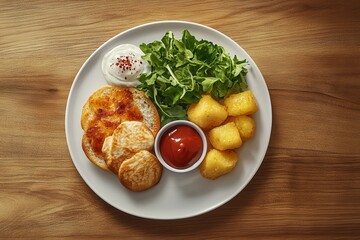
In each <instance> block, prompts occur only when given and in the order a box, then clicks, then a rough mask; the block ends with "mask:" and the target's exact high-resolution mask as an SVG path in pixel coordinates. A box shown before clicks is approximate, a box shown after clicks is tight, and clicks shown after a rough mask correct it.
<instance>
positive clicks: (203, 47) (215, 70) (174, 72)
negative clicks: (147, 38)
mask: <svg viewBox="0 0 360 240" xmlns="http://www.w3.org/2000/svg"><path fill="white" fill-rule="evenodd" d="M140 49H141V50H142V51H143V52H144V54H145V55H144V56H143V57H142V58H143V59H144V60H145V61H147V62H148V63H149V64H150V66H151V72H149V73H144V74H140V76H139V77H138V80H139V81H140V83H141V84H140V85H139V86H138V87H137V88H138V89H140V90H143V91H144V92H145V94H146V96H148V97H149V98H150V99H151V100H152V101H153V102H154V103H155V105H156V107H157V108H158V110H159V114H160V116H161V124H162V125H164V124H165V123H167V122H169V121H172V120H175V119H186V111H187V109H188V107H189V106H190V105H191V104H192V103H195V102H197V101H199V99H200V97H201V95H202V94H210V95H211V96H212V97H214V98H215V99H223V98H224V97H226V96H228V95H230V94H232V93H237V92H241V91H244V90H246V89H247V83H246V79H245V76H246V74H247V69H246V67H247V65H248V63H247V61H246V59H242V60H239V59H238V58H237V56H234V57H233V58H231V56H230V55H229V54H228V53H227V52H226V50H225V49H224V48H223V47H222V46H219V45H216V44H214V43H212V42H210V41H207V40H203V39H202V40H197V39H196V38H195V37H194V36H193V35H191V33H190V32H189V31H188V30H184V31H183V33H182V38H181V39H175V37H174V34H173V33H172V32H171V31H168V32H166V33H165V35H164V36H163V37H162V39H161V41H154V42H151V43H148V44H145V43H142V44H141V45H140Z"/></svg>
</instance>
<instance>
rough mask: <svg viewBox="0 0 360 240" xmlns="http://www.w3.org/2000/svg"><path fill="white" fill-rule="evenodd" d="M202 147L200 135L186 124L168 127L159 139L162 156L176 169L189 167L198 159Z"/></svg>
mask: <svg viewBox="0 0 360 240" xmlns="http://www.w3.org/2000/svg"><path fill="white" fill-rule="evenodd" d="M203 147H204V146H203V142H202V139H201V137H200V135H199V134H198V133H197V131H196V130H195V129H193V128H192V127H190V126H187V125H179V126H174V127H172V128H170V129H169V130H167V131H166V132H165V133H164V135H163V136H162V139H161V141H160V153H161V156H162V158H163V159H164V160H165V162H166V163H168V164H169V165H170V166H172V167H174V168H178V169H184V168H187V167H190V166H191V165H193V164H194V163H195V162H196V161H197V160H199V158H200V157H201V154H202V151H203Z"/></svg>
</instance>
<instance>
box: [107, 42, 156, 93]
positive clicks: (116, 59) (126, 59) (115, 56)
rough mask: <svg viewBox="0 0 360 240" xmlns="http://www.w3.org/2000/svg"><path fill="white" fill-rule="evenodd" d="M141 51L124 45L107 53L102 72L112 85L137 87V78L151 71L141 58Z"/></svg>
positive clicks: (130, 45) (133, 46) (132, 46)
mask: <svg viewBox="0 0 360 240" xmlns="http://www.w3.org/2000/svg"><path fill="white" fill-rule="evenodd" d="M143 55H144V53H143V52H142V51H141V49H140V48H139V47H137V46H135V45H132V44H122V45H119V46H117V47H115V48H113V49H112V50H111V51H110V52H108V53H106V55H105V56H104V58H103V61H102V72H103V74H104V77H105V79H106V81H107V82H108V83H109V84H110V85H117V86H127V87H136V86H137V85H139V84H140V82H139V81H138V80H137V77H138V76H139V74H141V73H147V72H149V71H150V66H149V64H148V63H147V62H146V61H144V60H143V59H142V58H141V56H143Z"/></svg>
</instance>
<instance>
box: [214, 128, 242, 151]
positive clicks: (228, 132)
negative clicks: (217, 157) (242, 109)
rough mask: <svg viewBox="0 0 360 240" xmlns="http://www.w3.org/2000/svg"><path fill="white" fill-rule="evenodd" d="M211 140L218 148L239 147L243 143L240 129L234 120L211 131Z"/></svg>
mask: <svg viewBox="0 0 360 240" xmlns="http://www.w3.org/2000/svg"><path fill="white" fill-rule="evenodd" d="M208 136H209V141H210V143H211V145H212V146H213V147H214V148H216V149H218V150H227V149H234V148H238V147H240V146H241V144H242V140H241V137H240V133H239V130H238V129H237V127H236V125H235V123H234V122H229V123H226V124H224V125H221V126H219V127H216V128H213V129H211V130H210V131H209V134H208Z"/></svg>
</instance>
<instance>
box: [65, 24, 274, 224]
mask: <svg viewBox="0 0 360 240" xmlns="http://www.w3.org/2000/svg"><path fill="white" fill-rule="evenodd" d="M184 29H188V30H189V31H190V33H191V34H192V35H194V36H195V37H196V38H197V39H206V40H209V41H212V42H213V43H216V44H218V45H221V46H223V47H224V48H225V49H226V50H227V51H228V52H229V53H230V54H231V55H235V54H236V55H237V56H238V58H239V59H242V58H246V59H247V60H248V61H249V64H250V65H251V68H250V70H249V72H248V74H247V77H246V78H247V83H248V85H249V89H251V90H252V91H253V92H254V94H255V97H256V99H257V102H258V105H259V111H258V112H257V113H256V114H254V118H255V121H256V126H257V129H256V134H255V136H254V137H253V138H252V139H251V140H249V141H248V142H245V143H244V144H243V146H242V147H241V148H240V149H239V156H240V159H239V161H238V164H237V166H236V168H235V169H234V170H233V171H232V172H231V173H229V174H227V175H225V176H223V177H221V178H219V179H217V180H214V181H212V180H207V179H205V178H203V177H202V176H201V174H200V173H199V171H197V170H194V171H192V172H189V173H186V174H177V173H172V172H169V171H168V170H167V169H164V171H163V176H162V178H161V180H160V183H159V184H158V185H156V186H155V187H153V188H151V189H150V190H147V191H144V192H139V193H135V192H131V191H128V190H126V189H125V188H124V187H123V186H122V185H121V184H120V182H119V181H118V179H117V177H116V176H115V175H114V174H111V173H109V172H106V171H104V170H102V169H100V168H98V167H96V166H95V165H93V164H92V163H91V162H90V161H89V160H88V159H87V158H86V156H85V154H84V152H83V150H82V148H81V139H82V135H83V130H82V129H81V126H80V117H81V110H82V107H83V105H84V104H85V102H86V100H87V99H88V97H89V96H90V95H91V94H92V93H93V92H94V91H95V90H97V89H98V88H100V87H102V86H104V85H106V81H105V80H104V77H103V75H102V72H101V61H102V58H103V56H104V55H105V53H107V52H108V51H109V50H111V49H112V48H113V47H115V46H117V45H119V44H124V43H131V44H134V45H140V44H141V43H149V42H152V41H154V40H160V39H161V38H162V37H163V36H164V34H165V33H166V32H167V31H172V32H174V34H175V37H176V38H181V33H182V31H183V30H184ZM271 124H272V110H271V102H270V95H269V92H268V89H267V86H266V83H265V80H264V78H263V76H262V74H261V72H260V70H259V69H258V67H257V66H256V64H255V62H254V61H253V60H252V59H251V58H250V56H249V55H248V54H247V53H246V52H245V51H244V50H243V49H242V48H241V47H240V46H239V45H238V44H237V43H235V42H234V41H233V40H231V39H230V38H229V37H227V36H225V35H224V34H222V33H220V32H219V31H217V30H214V29H212V28H209V27H206V26H203V25H200V24H196V23H191V22H182V21H161V22H153V23H149V24H145V25H141V26H138V27H135V28H132V29H130V30H127V31H125V32H122V33H120V34H119V35H117V36H115V37H113V38H111V39H110V40H108V41H107V42H105V43H104V44H103V45H102V46H100V47H99V48H98V49H97V50H96V51H95V52H94V53H93V54H92V55H91V56H90V57H89V58H88V59H87V61H86V62H85V63H84V65H83V66H82V67H81V69H80V71H79V72H78V74H77V75H76V77H75V80H74V82H73V84H72V87H71V90H70V93H69V97H68V102H67V106H66V115H65V131H66V140H67V145H68V148H69V152H70V155H71V158H72V160H73V162H74V165H75V167H76V169H77V170H78V172H79V173H80V175H81V177H82V178H83V179H84V181H85V182H86V183H87V184H88V186H89V187H90V188H91V189H92V190H93V191H94V192H95V193H96V194H97V195H98V196H99V197H100V198H102V199H103V200H104V201H106V202H107V203H109V204H110V205H112V206H114V207H115V208H117V209H119V210H121V211H123V212H126V213H128V214H131V215H135V216H139V217H143V218H150V219H180V218H187V217H191V216H196V215H199V214H202V213H205V212H208V211H210V210H213V209H215V208H217V207H219V206H221V205H222V204H224V203H226V202H228V201H229V200H230V199H232V198H233V197H235V196H236V195H237V194H238V193H239V192H240V191H241V190H242V189H243V188H244V187H245V186H246V185H247V184H248V183H249V181H250V180H251V179H252V177H253V176H254V175H255V173H256V171H257V170H258V168H259V167H260V165H261V163H262V161H263V158H264V156H265V153H266V150H267V147H268V144H269V139H270V133H271Z"/></svg>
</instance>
